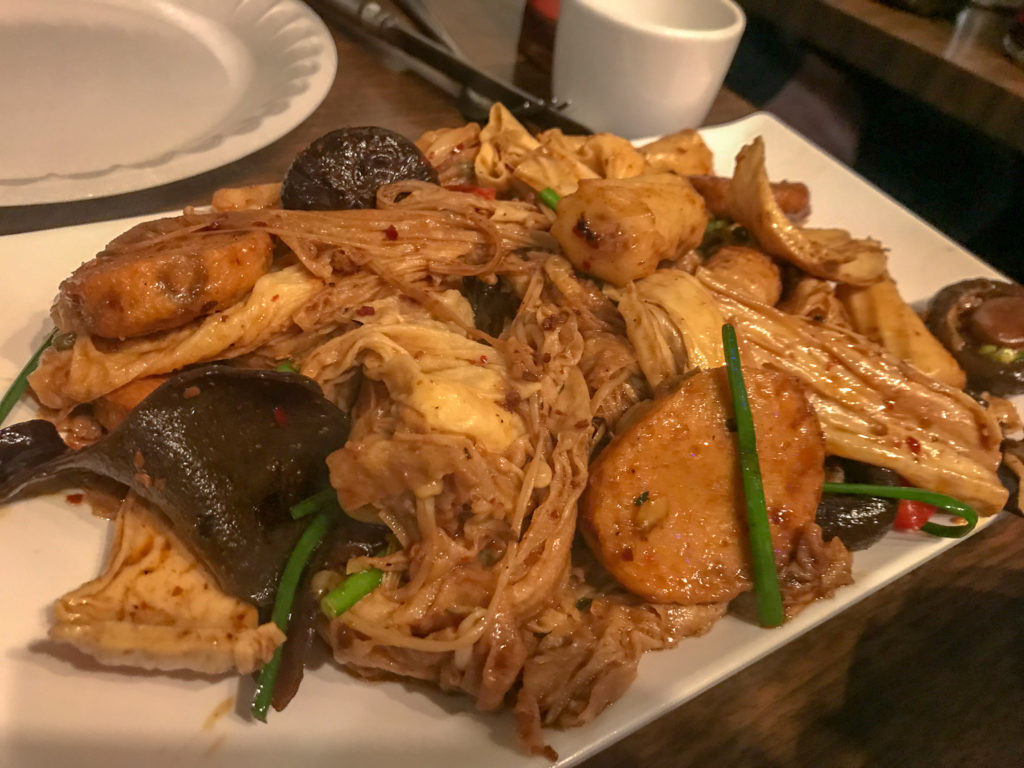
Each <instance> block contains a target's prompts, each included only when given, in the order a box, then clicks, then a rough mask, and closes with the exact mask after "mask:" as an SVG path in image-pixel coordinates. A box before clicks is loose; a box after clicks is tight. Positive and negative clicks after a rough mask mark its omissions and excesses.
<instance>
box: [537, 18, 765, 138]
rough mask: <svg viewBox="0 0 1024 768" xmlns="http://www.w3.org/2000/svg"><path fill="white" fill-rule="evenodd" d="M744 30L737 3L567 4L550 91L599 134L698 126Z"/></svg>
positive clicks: (638, 133) (646, 132)
mask: <svg viewBox="0 0 1024 768" xmlns="http://www.w3.org/2000/svg"><path fill="white" fill-rule="evenodd" d="M745 25H746V18H745V17H744V15H743V11H742V10H740V8H739V6H737V5H736V4H735V3H734V2H732V0H562V2H561V12H560V15H559V19H558V30H557V34H556V37H555V53H554V66H553V69H552V92H553V94H554V96H555V98H556V99H564V100H567V101H569V102H570V104H569V106H568V107H567V112H568V113H569V114H570V115H571V116H572V117H574V118H575V119H577V120H579V121H580V122H581V123H583V124H584V125H587V126H589V127H591V128H593V129H594V130H595V131H610V132H612V133H617V134H619V135H621V136H625V137H627V138H638V137H641V136H656V135H660V134H663V133H670V132H672V131H677V130H680V129H683V128H696V127H697V126H698V125H700V124H701V123H702V122H703V120H704V118H705V117H707V114H708V110H709V109H711V103H712V102H713V101H714V99H715V96H716V95H717V94H718V91H719V89H720V88H721V87H722V81H723V80H724V79H725V73H726V72H727V71H728V69H729V64H730V63H731V62H732V58H733V56H734V55H735V53H736V46H737V45H739V41H740V37H741V35H742V34H743V29H744V27H745Z"/></svg>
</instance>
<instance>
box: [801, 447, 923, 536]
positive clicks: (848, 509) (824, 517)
mask: <svg viewBox="0 0 1024 768" xmlns="http://www.w3.org/2000/svg"><path fill="white" fill-rule="evenodd" d="M825 471H826V476H827V477H828V478H829V479H830V480H833V481H834V482H845V483H867V484H870V485H903V480H902V478H901V477H900V476H899V475H898V474H896V473H895V472H893V471H892V470H891V469H885V468H883V467H876V466H873V465H871V464H864V463H862V462H859V461H853V460H851V459H838V458H835V457H830V458H829V459H828V461H827V462H826V470H825ZM897 506H898V503H897V502H896V501H895V500H894V499H882V498H878V497H873V496H854V495H844V494H838V493H836V494H833V493H827V494H825V495H823V496H822V497H821V502H820V503H819V504H818V510H817V512H816V513H815V515H814V522H816V523H817V524H818V525H819V526H821V534H822V538H823V539H824V540H825V541H829V540H831V539H833V538H838V539H839V540H840V541H841V542H843V544H844V545H845V546H846V548H847V549H849V550H850V551H851V552H853V551H857V550H861V549H867V548H868V547H870V546H872V545H874V544H876V543H878V541H879V540H880V539H881V538H882V537H883V536H885V534H886V532H888V530H889V529H890V528H892V524H893V521H894V520H895V519H896V509H897Z"/></svg>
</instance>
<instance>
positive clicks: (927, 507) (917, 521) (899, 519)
mask: <svg viewBox="0 0 1024 768" xmlns="http://www.w3.org/2000/svg"><path fill="white" fill-rule="evenodd" d="M937 511H938V509H937V508H936V507H934V506H932V505H931V504H926V503H925V502H923V501H911V500H910V499H900V503H899V506H898V507H897V508H896V520H895V521H894V522H893V524H892V527H893V528H895V529H896V530H897V531H916V530H919V529H920V528H921V526H922V525H924V524H925V523H927V522H928V520H930V519H931V516H932V515H934V514H935V513H936V512H937Z"/></svg>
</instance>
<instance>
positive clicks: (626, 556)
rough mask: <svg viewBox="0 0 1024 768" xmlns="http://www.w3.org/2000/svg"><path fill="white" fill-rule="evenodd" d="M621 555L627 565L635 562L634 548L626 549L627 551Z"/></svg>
mask: <svg viewBox="0 0 1024 768" xmlns="http://www.w3.org/2000/svg"><path fill="white" fill-rule="evenodd" d="M619 555H620V557H622V559H623V560H625V561H626V562H627V563H632V562H633V548H632V547H626V548H625V549H623V550H622V552H620V553H619Z"/></svg>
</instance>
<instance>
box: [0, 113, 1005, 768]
mask: <svg viewBox="0 0 1024 768" xmlns="http://www.w3.org/2000/svg"><path fill="white" fill-rule="evenodd" d="M766 150H767V151H770V147H767V148H766V147H765V146H764V144H763V142H762V141H761V140H760V139H757V140H755V141H753V142H752V143H751V144H750V145H749V146H747V147H744V148H743V149H742V151H740V153H739V156H738V157H737V162H736V169H735V173H734V175H733V176H732V177H731V178H720V177H715V176H714V175H713V174H712V163H711V161H712V157H711V152H710V150H709V149H708V147H707V146H706V145H705V144H704V143H703V141H702V140H701V138H700V136H699V135H698V134H697V133H696V132H693V131H684V132H681V133H679V134H675V135H672V136H668V137H665V138H663V139H661V140H659V141H657V142H655V143H653V144H650V145H648V146H645V147H640V148H636V147H634V146H633V145H632V144H630V143H629V142H628V141H626V140H624V139H622V138H619V137H616V136H612V135H609V134H597V135H593V136H566V135H563V134H562V133H561V132H560V131H557V130H552V131H546V132H544V133H541V134H540V135H537V136H534V135H532V134H530V133H529V132H528V131H527V130H526V129H525V128H524V127H523V126H522V125H520V124H519V123H518V122H517V121H516V120H515V118H513V117H512V116H511V115H510V114H509V113H508V112H507V111H506V110H505V109H504V108H502V107H501V106H500V105H499V106H496V107H495V108H494V109H493V110H492V112H491V115H490V120H489V121H488V123H487V124H486V125H485V126H483V127H481V126H479V125H477V124H468V125H465V126H461V127H458V128H451V129H440V130H436V131H431V132H428V133H427V134H425V135H423V136H422V137H420V138H419V139H418V141H416V142H415V143H413V142H411V141H409V140H408V139H405V138H404V137H401V136H398V135H396V134H393V133H391V132H390V131H386V130H384V129H379V128H357V129H342V130H340V131H336V132H332V133H331V134H328V135H327V136H325V137H324V138H322V139H320V140H319V141H318V142H316V143H315V144H314V145H312V146H311V147H310V148H309V149H307V150H306V151H305V152H303V153H302V155H300V156H299V157H298V158H297V159H296V161H295V164H294V165H293V166H292V168H291V170H290V171H289V173H288V176H287V177H286V179H285V180H284V182H283V184H277V183H274V184H267V185H262V186H257V187H249V188H245V189H226V190H220V191H218V192H217V193H216V194H215V195H214V197H213V200H212V206H211V207H210V208H208V209H189V210H186V211H185V212H184V213H183V214H182V215H181V216H175V217H172V218H165V219H160V220H157V221H151V222H147V223H144V224H140V225H138V226H136V227H133V228H132V229H130V230H129V231H128V232H125V233H124V234H123V235H121V236H120V237H118V238H116V239H115V240H114V241H112V242H111V243H110V244H109V245H108V246H107V247H106V248H105V249H104V250H103V251H102V252H101V253H100V254H98V255H97V256H96V257H95V258H94V259H92V260H91V261H88V262H87V263H85V264H83V265H82V266H81V267H79V268H78V269H77V270H75V272H74V274H72V275H71V276H70V277H68V278H67V279H66V280H65V281H64V282H63V283H62V284H61V286H60V288H59V292H58V294H57V297H56V299H55V301H54V303H53V307H52V312H51V315H52V318H53V322H54V325H55V326H56V331H55V333H54V334H53V336H52V342H51V343H50V345H49V347H48V348H47V349H46V350H45V351H44V352H43V353H42V355H41V358H40V359H39V363H38V367H37V368H36V369H35V371H34V372H32V373H31V375H30V376H29V384H30V388H31V394H32V395H33V396H34V398H35V399H36V401H38V405H39V407H40V416H41V420H37V421H30V422H26V423H24V424H19V425H15V426H13V427H9V428H8V429H6V430H3V431H2V432H0V498H2V499H4V500H10V499H13V498H16V497H20V496H25V495H27V494H30V493H33V492H40V491H42V490H51V491H52V490H53V489H54V488H55V487H56V488H59V487H66V488H84V489H86V490H85V491H83V492H84V493H87V494H88V495H89V498H90V500H91V501H92V502H93V506H94V509H95V510H96V511H97V512H100V513H104V514H109V515H110V516H111V517H112V518H113V523H112V524H113V531H114V533H113V537H114V538H113V544H112V546H111V548H110V554H109V558H108V561H107V563H106V565H105V567H104V568H103V572H102V573H101V574H100V575H99V576H98V577H97V578H96V579H94V580H93V581H90V582H88V583H87V584H84V585H82V586H81V587H79V588H78V589H75V590H74V591H72V592H70V593H68V594H67V595H64V596H63V597H61V598H60V599H59V600H58V601H57V603H56V609H55V613H54V623H53V626H52V629H51V635H52V637H53V638H55V639H56V640H59V641H62V642H67V643H71V644H73V645H75V646H77V647H78V648H79V649H81V650H82V651H84V652H85V653H88V654H90V655H92V656H94V657H95V658H96V659H97V660H99V661H100V662H101V663H105V664H112V665H122V666H123V665H129V666H136V667H139V668H144V669H156V670H181V669H187V670H194V671H197V672H202V673H210V674H222V673H229V672H237V673H240V674H248V673H252V672H257V671H260V670H262V672H261V678H260V696H262V700H261V702H258V704H257V708H256V713H257V716H258V717H261V718H262V717H265V712H266V707H267V705H268V704H270V703H272V704H273V705H274V706H275V707H277V708H281V707H283V706H284V705H285V704H286V703H287V701H288V699H289V698H290V697H291V696H292V695H293V694H294V693H295V691H296V688H297V686H298V684H299V680H300V679H301V676H302V667H303V659H304V658H305V656H306V654H307V653H308V651H309V649H310V647H311V645H312V644H313V643H315V642H321V641H323V642H326V643H327V645H328V646H329V647H330V650H331V653H332V654H333V657H334V659H335V660H336V661H337V662H338V664H339V665H341V666H343V667H344V668H345V669H346V670H348V671H349V672H350V673H353V674H356V675H359V676H363V677H367V678H380V677H390V676H399V677H409V678H416V679H420V680H425V681H429V682H431V683H434V684H436V685H438V686H440V687H441V688H443V689H445V690H457V691H463V692H465V693H466V694H467V695H468V696H470V697H472V699H473V700H474V701H475V703H476V705H477V706H478V707H479V708H480V709H483V710H497V709H501V708H503V707H510V708H512V709H514V710H515V714H516V718H517V723H518V733H519V737H520V740H521V742H522V745H523V747H524V748H525V749H526V750H528V751H530V752H533V753H538V754H547V755H549V756H553V753H552V752H551V750H550V748H549V747H547V746H546V743H545V738H544V735H543V731H542V729H543V728H544V727H559V728H561V727H570V726H575V725H579V724H582V723H585V722H587V721H589V720H591V719H592V718H594V717H595V716H596V715H597V714H598V713H599V712H601V711H602V710H603V709H604V708H605V707H606V706H608V705H609V704H610V703H611V702H613V701H615V700H616V699H617V698H618V697H619V696H620V695H621V694H622V693H623V692H624V691H625V690H626V688H627V687H628V686H629V685H630V683H631V681H632V680H633V678H634V676H635V674H636V669H637V665H638V662H639V660H640V657H641V656H642V655H643V653H644V652H645V651H649V650H656V649H661V648H667V647H669V646H672V645H674V644H676V643H677V642H678V641H680V640H682V639H683V638H686V637H689V636H694V635H699V634H702V633H705V632H707V631H708V630H709V629H710V628H711V627H712V626H713V625H714V624H715V622H716V621H718V620H719V619H720V618H722V616H724V615H725V614H726V613H727V612H733V613H735V614H737V615H739V616H741V617H745V616H749V615H750V612H751V611H750V606H751V604H752V603H751V600H752V597H754V596H755V594H756V592H757V591H758V590H761V589H762V587H761V584H760V583H759V581H758V577H757V574H756V573H755V569H754V567H753V565H752V562H751V557H752V556H751V546H752V544H751V541H752V540H751V537H750V535H748V518H747V513H746V509H747V499H746V492H745V490H744V488H745V485H744V483H745V481H746V479H747V476H745V475H744V474H743V471H741V463H740V460H739V456H740V447H739V446H738V444H737V420H738V419H739V418H740V417H741V416H744V414H745V413H746V411H745V410H744V413H741V412H740V407H739V406H738V405H737V403H738V402H740V401H736V400H734V399H733V398H731V396H730V386H731V385H730V383H729V381H727V376H726V372H725V368H724V366H725V364H726V357H727V355H726V350H725V349H724V348H723V336H722V328H723V326H725V325H731V326H732V327H733V328H735V331H736V335H737V337H738V349H739V358H740V360H741V361H742V375H743V379H744V381H745V389H746V392H747V396H748V398H749V414H746V415H748V416H749V417H750V419H751V422H750V423H751V424H752V426H753V430H754V434H756V454H757V455H756V458H757V460H758V465H759V474H760V478H759V479H760V485H761V487H762V488H763V495H764V505H765V510H766V514H767V522H768V526H767V528H766V530H767V531H768V535H769V536H770V541H769V542H768V546H769V549H768V550H767V551H768V552H769V553H770V554H769V560H768V568H769V570H770V571H771V570H774V574H773V575H774V577H776V578H775V579H773V581H776V580H777V584H778V586H777V587H776V589H777V590H778V595H779V598H780V600H781V606H782V611H783V614H784V616H785V617H786V618H791V617H792V616H794V615H795V614H796V613H798V612H799V611H800V610H801V608H802V607H804V606H806V605H807V604H809V603H810V602H812V601H814V600H817V599H820V598H828V597H830V596H831V595H833V594H834V592H835V591H836V590H838V589H840V588H842V587H843V586H844V585H847V584H849V583H851V581H852V577H851V563H852V555H851V551H852V550H856V549H862V548H864V547H868V546H871V545H872V544H873V543H875V542H876V541H878V539H879V538H881V537H882V536H884V535H886V532H887V531H888V530H890V529H891V528H892V527H893V525H894V524H895V525H896V526H897V527H902V528H920V527H921V526H922V525H924V526H925V528H924V530H932V531H933V532H935V531H938V532H946V534H947V535H959V533H962V532H965V531H966V530H967V529H968V528H969V525H965V526H963V527H961V528H959V529H958V528H957V525H956V520H955V519H954V521H953V523H954V524H953V525H950V526H935V524H934V523H926V522H925V521H926V520H927V518H928V517H929V516H930V515H931V514H932V513H934V510H933V509H931V508H930V507H927V506H926V505H924V504H922V503H921V502H920V498H931V497H933V496H936V495H937V494H943V495H944V496H946V497H952V499H955V500H957V501H958V502H961V507H963V506H964V505H966V506H967V507H969V508H973V510H976V512H977V513H978V514H980V515H992V514H994V513H996V512H998V511H999V510H1001V509H1003V508H1004V506H1007V505H1009V506H1011V507H1014V506H1016V505H1017V503H1018V499H1017V498H1016V497H1017V491H1016V489H1017V482H1016V479H1015V476H1016V475H1017V474H1019V472H1018V470H1019V469H1021V468H1024V463H1022V461H1021V458H1019V455H1024V451H1020V450H1019V445H1018V444H1016V443H1013V442H1012V441H1009V442H1004V436H1006V435H1010V433H1011V432H1012V431H1013V430H1015V429H1017V428H1018V427H1019V424H1018V422H1017V417H1016V413H1015V412H1014V410H1013V408H1012V406H1010V405H1009V404H1008V403H1007V402H1006V401H1005V400H1002V399H1000V397H999V396H1000V395H1004V394H1006V393H1008V392H1011V391H1013V390H1012V381H1014V378H1013V377H1014V376H1016V375H1017V374H1016V373H1014V374H1012V375H1011V376H1009V377H1003V378H999V377H998V376H996V377H995V378H993V376H994V374H992V373H991V371H990V370H989V369H990V368H991V367H992V365H989V366H988V367H987V368H986V369H985V375H984V376H981V377H980V378H979V375H977V374H975V373H974V372H972V371H968V372H967V373H966V374H965V372H964V370H963V369H962V368H961V362H962V360H963V358H964V353H963V349H964V348H968V350H969V352H970V354H972V355H973V356H974V357H977V358H979V359H981V360H983V361H989V362H992V361H995V362H998V360H1000V359H1002V358H1006V359H1007V362H1008V364H1009V365H1010V367H1011V368H1015V364H1016V362H1017V360H1019V359H1022V358H1024V351H1021V353H1020V354H1019V355H1018V354H1017V350H1019V349H1022V348H1024V322H1019V318H1018V322H1019V325H1016V326H1014V325H1013V321H1012V320H1009V319H1007V318H1008V317H1010V316H1011V315H1013V312H1012V311H1008V310H1007V309H1006V306H1004V305H1007V306H1008V305H1009V304H1013V303H1014V301H1015V302H1016V304H1014V307H1010V309H1015V308H1016V309H1015V311H1018V310H1019V307H1017V305H1018V304H1019V305H1024V300H1022V299H1020V295H1022V292H1021V290H1020V289H1019V288H1018V287H1014V286H1011V287H1010V289H1008V290H1009V292H1008V293H1007V294H1006V295H1007V296H1009V297H1010V299H1011V300H1009V301H1003V302H1002V303H1001V304H1000V306H999V307H997V308H995V309H994V310H993V309H991V308H990V309H989V310H986V311H985V312H982V311H981V310H980V309H978V306H981V307H982V308H983V307H984V302H983V301H981V300H978V301H976V302H975V304H974V305H971V306H969V307H967V308H966V309H965V310H964V311H963V312H962V313H961V314H962V315H963V316H962V317H960V316H958V317H956V318H953V319H950V312H951V311H952V310H951V309H950V306H952V304H955V303H956V302H955V301H952V300H949V299H946V298H944V299H943V300H942V302H941V306H940V307H939V308H938V309H937V310H936V311H935V313H934V314H935V316H936V317H937V318H939V319H930V320H929V325H926V324H925V321H924V320H922V319H921V318H920V317H919V316H918V315H917V313H915V312H914V310H913V309H911V308H910V307H909V306H907V304H905V303H904V302H903V300H902V299H901V298H900V295H899V292H898V290H897V288H896V285H895V283H894V282H893V281H892V280H891V279H890V278H889V276H888V273H887V270H886V251H885V248H884V246H883V244H881V243H878V242H876V241H874V240H872V239H871V238H870V237H869V236H868V235H869V234H870V233H868V232H861V233H852V234H851V233H848V232H846V231H843V230H837V229H820V228H811V227H808V226H805V224H804V222H805V220H806V216H807V214H808V211H809V209H810V206H811V199H810V191H809V190H807V188H806V187H804V186H803V185H802V184H800V183H799V182H781V181H776V182H774V183H773V182H772V181H770V180H769V178H768V176H767V173H766V170H765V152H766ZM987 295H988V294H986V296H987ZM1000 295H1002V294H1000ZM997 298H998V297H997ZM951 301H952V303H951ZM961 303H962V302H961ZM942 323H945V326H943V327H945V328H946V330H947V331H948V332H947V333H946V335H947V336H955V337H956V340H957V342H956V344H959V346H956V344H953V345H952V346H950V347H949V349H947V346H948V343H947V346H944V345H943V343H942V342H941V341H940V340H939V339H937V338H936V336H935V335H933V333H932V331H934V330H935V329H936V328H937V327H938V326H939V325H942ZM929 327H931V329H932V330H931V331H930V330H929ZM942 335H943V334H942V333H940V334H939V336H940V337H941V336H942ZM979 339H980V341H979ZM950 349H951V350H952V352H951V351H950ZM1007 349H1009V350H1010V352H1009V353H1007V352H1005V350H1007ZM993 350H995V351H993ZM1000 355H1002V358H1000ZM1010 358H1012V359H1010ZM958 361H961V362H958ZM993 365H994V363H993ZM997 380H998V381H1000V382H1011V383H1010V384H1006V385H1005V386H1004V385H1002V384H993V382H994V381H997ZM965 387H968V389H967V390H965ZM733 394H735V393H733ZM744 409H746V406H744ZM1004 449H1005V450H1006V460H1005V461H1004V456H1003V454H1004ZM837 483H842V484H843V485H836V484H837ZM853 484H857V485H853ZM865 484H869V485H868V486H867V487H868V488H869V489H870V488H876V489H881V490H880V491H878V492H877V493H871V492H870V491H868V492H865V491H864V490H863V489H864V487H865ZM1008 487H1011V488H1013V489H1014V494H1013V498H1012V499H1011V498H1009V496H1010V494H1009V492H1008V490H1007V488H1008ZM857 488H860V489H861V490H860V492H859V493H858V492H857V491H856V489H857ZM844 489H847V490H848V491H849V492H844ZM885 489H889V490H888V491H886V490H885ZM904 491H906V492H907V493H904ZM915 492H916V493H918V494H919V495H918V496H914V493H915ZM921 493H924V494H925V496H924V497H921V496H920V494H921ZM928 494H930V496H929V495H928ZM901 495H910V496H912V497H913V499H917V500H916V501H915V500H913V499H911V500H909V501H908V500H904V501H898V500H897V499H895V498H892V497H893V496H896V497H899V496H901ZM961 507H957V508H956V509H959V508H961ZM970 515H973V512H970ZM959 516H962V517H964V519H965V520H967V519H968V512H967V511H964V512H963V513H955V514H954V517H959ZM911 518H912V519H911ZM928 526H931V528H929V527H928ZM950 531H952V534H949V532H950ZM918 535H922V536H923V535H926V534H925V533H920V534H918ZM772 558H773V559H774V568H772V562H771V560H772ZM780 619H781V616H780ZM318 638H319V639H318Z"/></svg>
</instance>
